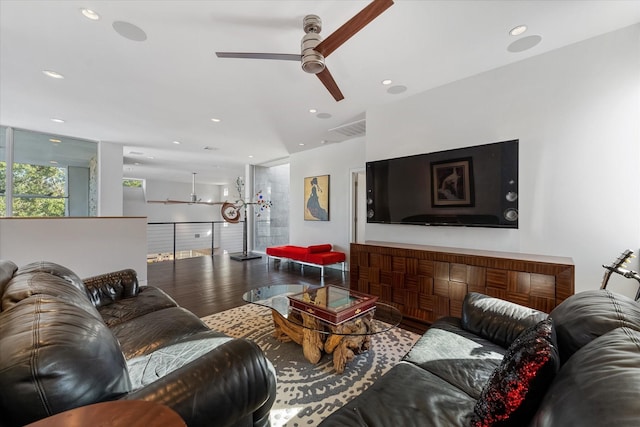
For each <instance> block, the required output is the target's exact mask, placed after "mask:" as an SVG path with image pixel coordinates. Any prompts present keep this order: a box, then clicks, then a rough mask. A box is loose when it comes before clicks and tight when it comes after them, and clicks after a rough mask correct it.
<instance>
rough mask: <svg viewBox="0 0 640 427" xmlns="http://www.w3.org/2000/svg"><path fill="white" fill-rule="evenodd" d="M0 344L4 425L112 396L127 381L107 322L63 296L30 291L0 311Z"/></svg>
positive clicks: (0, 400)
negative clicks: (29, 293)
mask: <svg viewBox="0 0 640 427" xmlns="http://www.w3.org/2000/svg"><path fill="white" fill-rule="evenodd" d="M94 310H95V308H94ZM0 348H1V349H2V351H1V352H0V372H1V373H2V375H0V413H1V414H2V425H3V426H5V425H6V426H14V425H16V426H17V425H24V424H27V423H29V422H33V421H35V420H38V419H41V418H44V417H47V416H50V415H52V414H55V413H58V412H62V411H65V410H68V409H71V408H75V407H78V406H83V405H87V404H91V403H96V402H100V401H104V400H111V399H114V398H117V397H118V396H120V395H122V394H124V393H127V392H128V391H129V390H130V387H131V386H130V382H129V376H128V372H127V367H126V362H125V359H124V357H123V355H122V351H121V350H120V345H119V343H118V341H117V340H116V339H115V337H114V336H113V334H112V333H111V331H110V330H109V328H108V327H107V326H106V325H105V324H104V323H103V322H102V321H101V320H100V319H98V318H96V317H95V316H93V315H91V314H89V313H88V312H87V311H86V310H85V309H84V308H81V307H79V306H78V305H75V304H71V303H69V302H68V301H67V300H66V299H65V298H58V297H53V296H50V295H44V294H37V295H32V296H30V297H28V298H25V299H22V300H21V301H19V302H17V303H15V304H13V306H12V307H11V308H10V309H8V310H4V311H3V312H2V313H0Z"/></svg>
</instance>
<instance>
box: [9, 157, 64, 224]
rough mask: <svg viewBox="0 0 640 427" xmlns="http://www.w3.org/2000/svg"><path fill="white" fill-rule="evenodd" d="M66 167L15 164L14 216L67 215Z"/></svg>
mask: <svg viewBox="0 0 640 427" xmlns="http://www.w3.org/2000/svg"><path fill="white" fill-rule="evenodd" d="M66 188H67V170H66V169H65V168H59V167H55V166H40V165H30V164H24V163H14V164H13V216H22V217H24V216H67V195H66Z"/></svg>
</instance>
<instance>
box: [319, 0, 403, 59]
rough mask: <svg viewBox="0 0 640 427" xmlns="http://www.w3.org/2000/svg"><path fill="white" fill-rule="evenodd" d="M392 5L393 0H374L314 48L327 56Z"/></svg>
mask: <svg viewBox="0 0 640 427" xmlns="http://www.w3.org/2000/svg"><path fill="white" fill-rule="evenodd" d="M392 5H393V0H373V2H371V3H369V5H368V6H367V7H365V8H364V9H362V10H361V11H360V12H358V13H357V14H356V15H355V16H354V17H353V18H351V19H349V20H348V21H347V22H345V23H344V24H343V25H342V27H340V28H338V29H337V30H335V31H334V32H333V33H331V34H330V35H329V36H328V37H327V38H326V39H324V40H323V41H321V42H320V43H319V44H318V46H316V47H315V49H314V50H315V51H316V52H318V53H319V54H321V55H323V56H324V57H325V58H326V57H327V56H329V55H330V54H331V53H332V52H333V51H334V50H336V49H337V48H339V47H340V46H341V45H342V44H343V43H344V42H346V41H347V40H349V39H350V38H351V37H352V36H354V35H355V34H356V33H357V32H358V31H360V30H361V29H363V28H364V27H365V26H366V25H367V24H369V23H370V22H371V21H373V20H374V19H376V18H377V17H378V16H379V15H380V14H381V13H382V12H384V11H385V10H387V9H388V8H389V7H391V6H392Z"/></svg>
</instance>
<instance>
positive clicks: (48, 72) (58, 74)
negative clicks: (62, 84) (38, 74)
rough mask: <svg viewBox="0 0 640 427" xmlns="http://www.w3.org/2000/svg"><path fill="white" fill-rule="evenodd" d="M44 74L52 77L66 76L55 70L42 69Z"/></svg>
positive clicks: (60, 77)
mask: <svg viewBox="0 0 640 427" xmlns="http://www.w3.org/2000/svg"><path fill="white" fill-rule="evenodd" d="M42 74H44V75H45V76H49V77H51V78H52V79H64V76H63V75H62V74H60V73H58V72H57V71H53V70H42Z"/></svg>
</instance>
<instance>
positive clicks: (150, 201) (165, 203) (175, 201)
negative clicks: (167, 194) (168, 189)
mask: <svg viewBox="0 0 640 427" xmlns="http://www.w3.org/2000/svg"><path fill="white" fill-rule="evenodd" d="M147 203H162V204H164V205H174V204H181V203H191V202H186V201H182V200H171V199H167V200H147Z"/></svg>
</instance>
